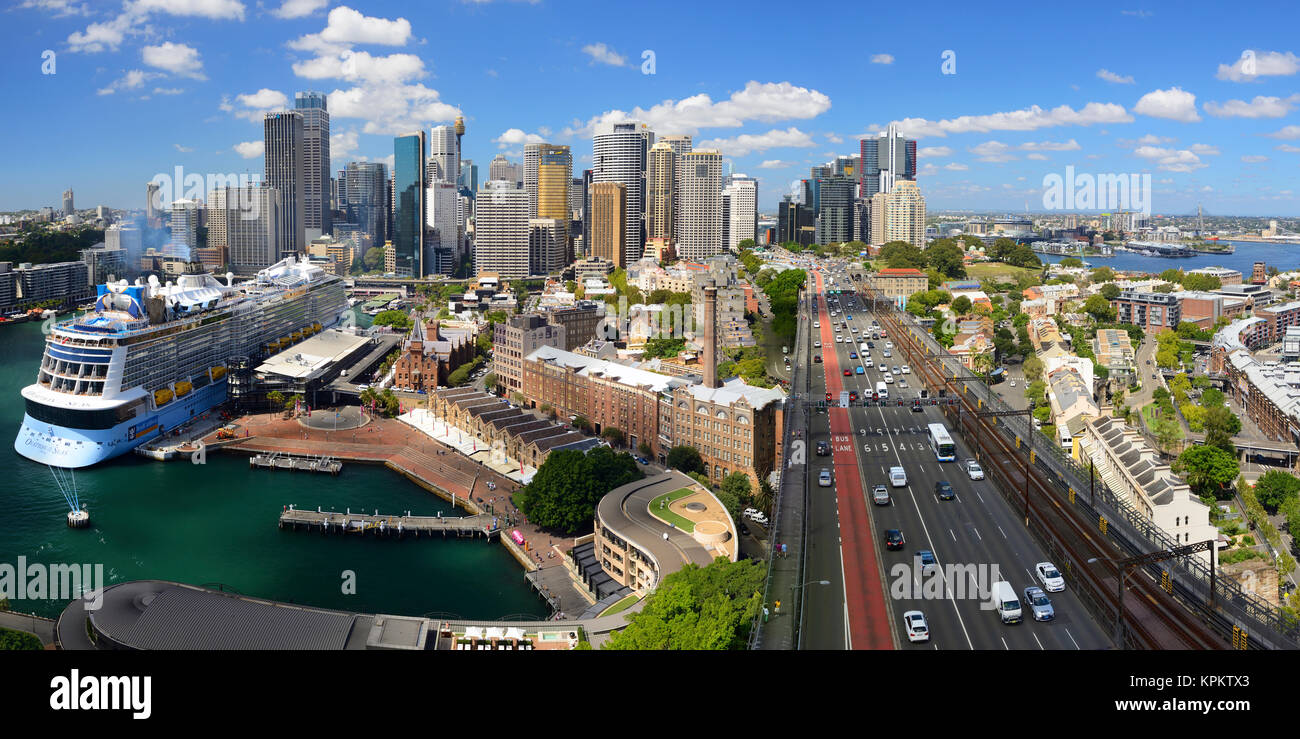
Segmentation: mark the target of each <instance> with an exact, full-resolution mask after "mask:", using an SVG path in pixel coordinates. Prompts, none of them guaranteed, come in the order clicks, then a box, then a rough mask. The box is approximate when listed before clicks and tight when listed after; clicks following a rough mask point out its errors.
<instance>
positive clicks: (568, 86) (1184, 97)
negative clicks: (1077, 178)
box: [0, 0, 1300, 216]
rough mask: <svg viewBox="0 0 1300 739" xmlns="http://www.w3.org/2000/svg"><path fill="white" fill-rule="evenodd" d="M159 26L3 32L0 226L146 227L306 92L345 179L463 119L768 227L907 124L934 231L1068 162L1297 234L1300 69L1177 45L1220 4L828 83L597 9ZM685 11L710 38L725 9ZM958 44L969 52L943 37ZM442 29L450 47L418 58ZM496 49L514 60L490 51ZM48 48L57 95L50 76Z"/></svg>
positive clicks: (38, 5)
mask: <svg viewBox="0 0 1300 739" xmlns="http://www.w3.org/2000/svg"><path fill="white" fill-rule="evenodd" d="M164 5H165V4H162V3H143V4H141V3H127V4H126V6H127V7H129V9H128V10H121V9H118V8H114V7H112V6H101V7H97V8H91V7H89V6H85V5H81V6H79V5H77V4H75V3H68V2H49V1H47V0H41V1H40V2H35V1H28V2H23V3H20V4H19V5H18V6H17V7H14V8H12V9H11V10H10V12H11V16H10V17H11V19H12V20H13V21H14V22H11V23H8V24H5V25H6V29H5V30H4V31H0V34H5V35H6V36H7V38H6V41H7V42H8V43H7V44H6V50H5V52H4V53H5V54H6V55H7V61H9V63H10V66H11V68H18V69H21V68H28V69H30V70H31V71H30V74H27V75H21V74H18V75H12V76H11V77H9V78H8V79H7V80H6V89H7V91H8V92H10V94H11V95H12V96H15V97H18V98H22V99H26V100H29V101H30V102H31V103H32V105H33V108H32V115H37V116H42V117H43V118H44V119H45V123H44V124H43V125H41V126H28V125H23V126H21V127H19V126H18V125H16V124H12V123H11V124H9V125H8V126H7V130H6V133H7V134H8V137H7V138H8V140H9V141H10V142H12V148H11V150H10V156H9V158H8V162H7V164H8V166H7V169H8V170H9V171H10V172H11V173H12V174H13V175H15V176H13V177H11V178H10V179H9V181H7V182H5V183H4V184H3V185H0V210H21V209H34V208H39V207H41V206H46V205H57V204H58V203H59V202H60V200H59V196H60V193H61V192H62V191H63V190H64V189H65V188H68V187H69V186H71V188H72V189H74V190H75V191H76V192H77V194H78V200H79V202H80V203H82V204H83V207H84V206H85V205H86V204H90V205H91V206H92V207H93V205H98V204H105V205H108V206H110V207H114V208H139V207H142V204H141V203H140V202H139V201H140V198H139V197H137V195H136V193H137V192H138V189H139V183H140V182H143V181H148V180H149V179H150V178H151V177H152V176H153V175H154V174H155V173H158V172H171V171H172V170H173V169H174V167H175V166H177V165H180V166H183V167H185V169H186V170H187V171H196V172H236V173H238V172H250V173H256V172H257V170H258V167H259V165H260V164H261V162H258V161H257V160H258V159H261V158H262V157H263V151H262V150H261V147H262V143H263V142H262V136H261V130H260V129H261V123H262V116H263V115H264V114H265V113H266V112H271V111H287V110H293V107H294V96H295V94H296V93H298V92H301V91H306V90H317V91H321V92H323V93H325V95H326V96H327V97H328V98H330V105H329V112H330V116H331V119H332V120H331V121H330V134H331V135H330V150H331V167H332V169H335V170H337V169H341V168H343V166H344V165H345V164H346V163H348V162H353V161H378V162H385V163H388V164H389V165H390V171H391V169H392V167H391V164H392V162H391V153H392V147H393V138H394V137H395V136H397V135H399V134H401V133H405V132H408V131H411V130H416V129H419V130H424V131H426V135H429V132H431V131H432V130H433V129H434V128H435V127H437V126H443V125H450V124H451V123H452V122H453V121H454V119H455V117H456V116H457V115H458V114H460V115H464V116H465V121H466V127H467V133H466V134H465V139H464V150H463V152H462V154H461V155H462V157H463V158H465V159H473V160H474V161H482V162H487V161H490V160H491V159H492V158H493V157H494V156H495V155H497V154H504V155H505V156H506V157H507V158H509V159H510V160H511V161H512V162H518V163H521V164H522V162H523V160H524V157H523V153H524V146H525V145H526V144H530V143H543V142H544V143H550V144H556V145H562V146H569V147H570V149H571V151H572V156H573V170H574V172H579V171H582V170H584V169H591V168H592V167H593V165H592V153H593V142H592V138H591V136H592V133H593V131H594V130H595V128H596V127H597V125H598V124H600V123H607V122H612V121H618V120H638V121H643V122H645V123H647V124H648V126H649V128H650V129H652V130H653V131H654V134H655V137H656V140H658V139H659V138H663V137H666V136H673V135H690V136H692V137H693V139H694V145H695V147H696V148H701V149H706V148H712V149H718V150H720V151H721V152H722V155H723V157H724V175H725V174H726V173H728V172H745V173H748V174H750V175H751V176H754V177H756V178H757V179H758V193H759V201H758V206H759V209H760V210H762V211H764V212H766V213H769V214H770V213H773V212H774V211H775V210H776V206H777V204H778V203H779V200H780V197H781V195H783V194H786V193H789V192H790V191H791V188H792V184H793V183H794V182H796V181H797V180H799V179H802V178H805V177H807V176H808V172H809V169H810V168H811V167H812V166H817V165H820V164H822V163H825V162H827V161H831V160H833V159H835V158H836V157H837V156H853V155H855V154H857V153H858V152H859V139H860V138H863V137H874V136H876V135H877V134H878V133H879V132H880V131H883V130H885V128H886V127H887V126H888V125H889V124H891V123H896V124H897V125H898V127H899V131H900V133H901V134H902V135H904V136H907V137H909V138H916V139H917V140H918V144H917V148H918V162H917V178H918V184H919V185H920V186H921V188H922V189H923V191H924V192H925V194H926V198H927V202H928V204H929V206H930V207H931V209H933V210H940V209H976V210H1003V211H1012V212H1019V211H1023V210H1025V209H1026V207H1027V209H1028V210H1030V211H1031V212H1035V211H1039V210H1042V207H1041V205H1042V202H1041V199H1042V193H1043V186H1042V181H1043V178H1044V177H1046V176H1048V175H1052V174H1056V175H1060V174H1061V173H1063V172H1064V171H1065V167H1066V166H1073V167H1074V168H1075V169H1076V170H1077V171H1080V172H1087V173H1094V174H1104V173H1131V172H1132V173H1138V172H1149V173H1151V174H1152V181H1153V198H1152V199H1153V202H1152V211H1153V212H1157V213H1186V212H1189V211H1192V210H1194V209H1195V206H1196V203H1198V202H1201V203H1204V204H1205V210H1206V212H1207V213H1214V214H1218V215H1226V214H1236V215H1278V216H1286V215H1294V214H1297V213H1300V203H1298V202H1297V200H1296V195H1295V193H1294V192H1293V190H1292V189H1291V184H1290V182H1289V179H1290V178H1289V175H1290V172H1291V171H1292V169H1293V167H1294V166H1295V163H1296V162H1295V158H1296V157H1297V156H1300V125H1295V124H1294V123H1293V121H1294V108H1295V107H1296V106H1297V105H1300V96H1297V95H1295V94H1293V93H1292V91H1291V90H1290V89H1289V87H1288V83H1290V82H1292V80H1293V78H1294V76H1295V74H1296V73H1297V71H1300V58H1297V56H1296V54H1295V53H1293V52H1292V51H1291V48H1290V47H1289V46H1288V44H1290V43H1291V42H1290V41H1289V40H1287V39H1286V38H1284V36H1283V34H1284V33H1285V29H1286V27H1287V25H1288V24H1285V23H1277V22H1276V21H1277V18H1276V14H1275V12H1274V11H1273V9H1270V8H1254V7H1250V6H1247V7H1243V8H1241V9H1239V13H1238V15H1237V16H1236V17H1237V19H1238V21H1239V22H1240V24H1241V27H1243V28H1245V27H1251V28H1252V36H1251V38H1250V39H1249V44H1247V43H1246V40H1244V39H1233V38H1230V36H1231V34H1230V33H1228V34H1220V35H1216V36H1211V37H1208V38H1204V39H1198V43H1197V44H1189V43H1187V42H1186V37H1187V35H1188V34H1191V33H1195V32H1197V31H1198V30H1199V29H1202V28H1207V27H1215V28H1217V27H1218V24H1217V23H1216V22H1215V21H1214V20H1213V18H1212V16H1211V15H1210V14H1211V12H1212V9H1213V7H1212V6H1210V5H1208V4H1197V5H1196V6H1193V7H1190V8H1182V9H1179V10H1178V11H1173V10H1161V9H1157V10H1155V11H1142V12H1141V13H1139V12H1136V11H1124V10H1121V9H1119V8H1118V7H1116V8H1113V9H1079V10H1065V9H1055V10H1053V11H1052V15H1051V16H1050V17H1029V16H1026V17H1025V18H1024V20H1023V23H1021V25H1020V26H1018V27H1019V28H1020V29H1021V30H1022V31H1024V32H1032V33H1036V34H1042V33H1050V32H1052V30H1053V29H1058V30H1059V29H1063V28H1069V29H1070V31H1071V33H1072V34H1073V36H1072V37H1073V38H1074V40H1075V42H1077V43H1078V44H1079V45H1080V48H1082V47H1086V46H1087V45H1088V44H1090V43H1091V44H1095V45H1097V46H1098V47H1099V48H1113V34H1114V32H1116V31H1117V30H1119V31H1124V32H1127V33H1131V34H1133V35H1134V37H1135V38H1141V39H1142V42H1141V44H1140V45H1138V46H1136V47H1133V46H1127V47H1125V51H1126V54H1125V55H1123V56H1120V55H1115V56H1114V57H1108V56H1104V55H1103V56H1100V57H1098V56H1089V55H1067V56H1062V55H1060V54H1059V53H1057V52H1056V51H1053V50H1052V49H1051V48H1050V46H1051V45H1046V46H1044V47H1042V48H1041V50H1039V49H1026V48H1023V47H1020V46H1018V47H1017V57H1016V58H1015V59H1011V60H1009V59H1008V56H1007V54H1006V51H1005V48H1006V46H1005V45H1006V40H1005V38H1000V37H999V35H998V34H997V33H990V32H992V31H996V30H999V29H1000V28H1001V27H1002V26H1005V25H1006V24H1007V23H1008V21H1007V19H1006V18H1005V17H999V18H984V17H982V16H981V15H980V14H979V13H978V12H977V11H975V10H973V9H965V8H962V7H960V6H952V7H950V8H949V9H948V10H947V12H945V13H941V14H937V15H936V17H935V20H934V21H933V25H932V26H930V30H931V33H930V34H929V36H930V38H933V39H935V41H934V42H932V43H931V42H925V43H921V44H918V45H914V46H913V47H912V48H907V47H902V46H901V45H899V44H891V42H889V41H888V40H886V39H882V40H880V41H879V42H873V43H872V48H869V49H855V51H854V54H853V55H852V61H851V62H849V63H846V64H845V65H841V67H840V68H838V69H837V68H836V67H835V65H824V64H820V63H818V61H817V56H818V55H807V61H804V60H802V59H800V58H795V57H793V56H792V55H790V54H777V55H771V58H767V57H766V56H765V55H757V54H734V55H733V54H724V53H721V52H718V53H713V54H709V53H705V54H703V55H701V54H700V52H699V51H698V50H696V49H695V48H694V47H693V46H692V45H691V43H690V42H689V41H687V40H683V39H681V38H678V37H677V36H676V35H675V34H671V33H666V32H661V31H657V30H655V29H654V27H653V26H645V27H641V26H639V25H633V26H629V25H628V24H627V23H626V19H625V18H624V17H623V15H622V14H621V13H620V12H619V11H618V10H617V9H612V8H603V7H600V6H595V5H593V6H583V7H582V8H570V7H561V6H556V5H553V4H550V3H546V2H537V3H465V2H446V3H441V4H438V5H435V6H432V7H429V8H412V7H409V6H402V5H398V4H396V3H383V2H377V3H367V4H365V7H364V8H363V9H354V8H353V7H351V6H348V5H340V4H335V3H330V2H326V1H324V0H321V1H317V2H293V3H287V4H283V5H282V4H280V3H268V7H265V8H261V7H257V6H256V5H254V4H251V3H245V2H240V1H239V0H212V1H210V2H193V3H184V4H179V5H175V4H174V6H169V7H170V9H163V7H164ZM146 6H147V8H148V9H144V8H145V7H146ZM779 7H780V6H776V5H768V4H764V5H760V6H758V7H757V8H756V10H757V11H758V12H755V13H752V14H749V16H748V17H745V18H730V17H729V18H728V19H727V22H728V23H729V24H731V28H732V31H731V32H729V37H732V38H752V39H758V38H760V37H761V33H762V32H763V29H765V28H766V27H767V25H768V24H769V23H770V18H771V17H772V15H771V13H772V12H775V11H776V10H778V9H779ZM765 11H771V12H765ZM682 12H688V13H690V14H692V16H693V17H697V18H698V19H700V20H705V21H707V20H709V19H710V18H711V17H712V16H713V15H714V14H717V13H721V12H723V11H722V10H721V9H712V8H707V7H696V6H690V7H689V9H683V11H682ZM579 13H580V14H581V18H582V23H581V25H580V27H581V29H582V30H581V32H580V33H578V32H576V31H575V33H573V34H561V35H556V36H552V37H543V36H539V35H537V34H533V33H531V32H530V31H529V29H531V28H535V27H537V25H538V24H550V25H554V26H556V27H570V28H577V27H579V26H575V25H574V23H573V22H572V21H574V20H576V17H577V16H576V15H575V14H579ZM288 16H295V17H288ZM837 17H838V18H842V19H843V20H844V21H845V22H852V21H853V19H855V18H857V19H862V20H865V16H864V15H863V11H862V10H861V9H858V8H855V7H854V6H852V5H847V4H844V5H840V4H831V5H826V6H823V7H821V8H819V9H818V11H817V13H816V14H815V15H814V14H808V15H807V16H806V17H805V18H802V19H801V18H794V19H790V20H789V22H790V24H791V28H790V29H788V31H789V34H790V40H789V43H792V44H794V45H796V46H797V45H806V46H808V47H809V48H815V47H817V46H818V45H824V44H826V43H828V42H827V41H825V40H824V39H823V38H822V36H821V34H822V33H823V31H822V30H821V29H822V28H823V24H821V23H819V22H818V21H819V19H822V20H824V19H828V18H837ZM1266 21H1267V22H1266ZM994 24H996V26H995V25H994ZM444 25H449V26H450V27H452V28H453V29H454V30H455V31H456V32H455V33H446V32H445V31H444V30H443V26H444ZM946 28H952V29H956V28H961V29H963V30H964V31H969V33H965V34H963V36H962V39H963V40H962V41H960V42H958V41H956V40H951V41H950V40H945V34H944V33H943V31H944V29H946ZM981 31H983V32H981ZM1157 31H1158V33H1157ZM435 33H436V34H437V38H438V44H436V45H434V44H428V43H427V42H428V40H429V39H430V38H433V37H434V34H435ZM493 34H503V35H493ZM487 39H493V40H494V42H499V43H494V45H493V48H500V49H507V48H508V49H510V51H509V52H508V53H505V54H501V53H500V52H495V51H492V52H489V53H487V54H484V53H482V52H483V44H484V42H485V40H487ZM876 43H878V44H879V47H878V48H877V47H876ZM1106 44H1111V46H1106ZM949 47H952V48H949ZM46 49H49V50H51V51H53V52H54V54H55V57H54V58H55V60H56V66H55V68H54V70H53V71H54V72H55V73H54V74H42V73H41V72H42V69H41V67H42V59H43V52H44V51H45V50H46ZM949 51H951V52H952V55H951V56H949V54H948V53H947V52H949ZM1247 51H1249V52H1251V53H1250V54H1246V55H1244V56H1243V52H1247ZM644 52H648V54H647V53H644ZM681 60H688V61H686V62H685V63H683V62H682V61H681ZM701 61H704V62H707V63H706V64H701V63H700V62H701ZM1252 70H1253V71H1254V74H1250V72H1251V71H1252ZM648 71H652V72H653V74H647V73H645V72H648ZM945 71H951V72H955V73H954V74H945ZM542 84H546V85H547V87H546V88H541V85H542ZM539 89H548V90H573V91H575V92H574V93H573V94H571V95H567V96H566V95H561V94H554V92H552V93H551V94H547V95H542V94H538V90H539ZM517 101H522V102H524V103H525V104H524V105H519V104H517ZM88 106H89V109H90V110H92V111H93V119H94V120H95V123H96V126H97V127H98V136H97V141H98V144H99V145H98V146H97V147H95V150H94V151H93V152H92V153H90V154H89V155H87V154H86V153H85V152H83V151H82V148H81V147H66V146H63V147H60V146H59V144H60V143H61V142H66V141H69V140H73V137H74V135H75V134H76V132H77V131H78V130H79V128H80V127H81V126H83V125H84V123H85V120H86V111H87V109H88ZM637 195H638V196H639V193H638V194H637Z"/></svg>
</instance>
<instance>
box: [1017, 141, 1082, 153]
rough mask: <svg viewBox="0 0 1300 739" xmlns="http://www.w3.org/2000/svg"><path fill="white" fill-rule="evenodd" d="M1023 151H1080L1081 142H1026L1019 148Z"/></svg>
mask: <svg viewBox="0 0 1300 739" xmlns="http://www.w3.org/2000/svg"><path fill="white" fill-rule="evenodd" d="M1018 148H1019V149H1020V150H1021V151H1078V150H1079V148H1080V147H1079V142H1078V141H1075V140H1074V139H1070V140H1069V141H1026V142H1025V143H1023V144H1021V145H1020V146H1019V147H1018Z"/></svg>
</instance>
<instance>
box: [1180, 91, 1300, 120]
mask: <svg viewBox="0 0 1300 739" xmlns="http://www.w3.org/2000/svg"><path fill="white" fill-rule="evenodd" d="M1297 103H1300V93H1296V94H1294V95H1290V96H1288V97H1284V98H1279V97H1270V96H1268V95H1256V96H1255V98H1254V99H1253V100H1251V101H1250V102H1246V101H1245V100H1229V101H1227V102H1226V103H1223V104H1222V105H1220V104H1219V103H1216V102H1214V101H1210V102H1207V103H1206V104H1205V105H1204V106H1203V107H1204V108H1205V112H1206V113H1209V114H1210V115H1212V116H1214V117H1215V118H1281V117H1283V116H1285V115H1286V114H1287V113H1290V112H1291V108H1293V107H1295V106H1296V104H1297Z"/></svg>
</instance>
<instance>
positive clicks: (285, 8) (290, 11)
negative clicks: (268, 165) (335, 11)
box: [271, 0, 333, 154]
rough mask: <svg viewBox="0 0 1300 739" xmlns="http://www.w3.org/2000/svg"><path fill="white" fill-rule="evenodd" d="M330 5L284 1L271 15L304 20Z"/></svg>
mask: <svg viewBox="0 0 1300 739" xmlns="http://www.w3.org/2000/svg"><path fill="white" fill-rule="evenodd" d="M329 4H330V0H284V3H283V4H282V5H281V6H280V7H279V8H277V9H276V10H272V11H271V15H274V16H275V17H277V18H302V17H304V16H308V15H311V14H312V13H315V12H316V11H318V10H320V9H321V8H324V7H325V6H326V5H329ZM332 153H333V150H331V154H332Z"/></svg>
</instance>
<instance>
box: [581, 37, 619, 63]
mask: <svg viewBox="0 0 1300 739" xmlns="http://www.w3.org/2000/svg"><path fill="white" fill-rule="evenodd" d="M582 53H584V54H586V55H587V56H589V57H591V63H592V64H596V63H600V64H608V65H609V66H611V67H626V66H627V57H625V56H623V55H622V54H620V53H618V52H616V51H614V50H613V49H611V48H609V47H608V46H606V45H605V42H603V41H601V42H599V43H595V44H587V45H586V46H584V47H582Z"/></svg>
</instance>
